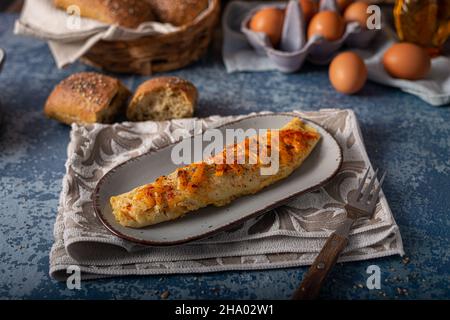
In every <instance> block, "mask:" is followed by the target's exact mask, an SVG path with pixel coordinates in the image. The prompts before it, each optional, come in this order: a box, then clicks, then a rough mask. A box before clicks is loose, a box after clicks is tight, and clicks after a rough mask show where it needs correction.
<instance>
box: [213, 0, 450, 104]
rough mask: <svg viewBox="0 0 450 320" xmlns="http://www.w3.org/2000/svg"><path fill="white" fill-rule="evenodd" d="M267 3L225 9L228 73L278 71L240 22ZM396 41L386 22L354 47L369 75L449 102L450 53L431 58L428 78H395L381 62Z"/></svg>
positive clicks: (434, 100)
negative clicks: (363, 44)
mask: <svg viewBox="0 0 450 320" xmlns="http://www.w3.org/2000/svg"><path fill="white" fill-rule="evenodd" d="M266 3H267V2H243V1H233V2H231V3H230V4H229V5H228V6H227V8H226V9H225V13H224V15H223V19H222V27H223V33H224V36H223V48H222V54H223V60H224V63H225V67H226V69H227V71H228V72H230V73H231V72H240V71H254V72H257V71H271V70H277V68H276V67H275V65H274V63H273V62H272V61H271V60H270V59H269V58H268V57H267V56H265V55H261V54H259V53H257V52H256V51H255V50H253V48H252V47H251V46H250V44H249V43H248V41H247V38H246V37H245V35H244V34H243V33H241V31H240V26H241V21H242V19H244V17H245V15H246V14H247V13H248V12H249V11H251V10H252V9H253V8H255V7H256V6H258V5H261V4H266ZM394 41H395V37H394V33H393V32H392V30H390V29H389V28H388V27H387V26H385V25H383V27H382V31H381V32H379V35H378V36H377V37H376V38H375V40H374V42H373V43H372V44H371V46H370V47H369V48H367V49H364V50H361V49H359V50H354V51H355V52H358V53H359V54H360V55H361V56H362V57H363V59H364V61H365V63H366V66H367V69H368V78H369V79H370V80H372V81H375V82H378V83H381V84H384V85H388V86H392V87H396V88H400V89H401V90H403V91H405V92H408V93H410V94H413V95H416V96H418V97H420V98H421V99H423V100H424V101H426V102H428V103H429V104H431V105H434V106H443V105H446V104H449V103H450V55H448V54H447V55H444V56H440V57H438V58H434V59H432V65H431V72H430V73H429V75H428V76H427V78H426V79H423V80H419V81H408V80H400V79H394V78H392V77H391V76H389V75H388V74H387V73H386V71H385V70H384V68H383V66H382V64H381V59H382V57H383V54H384V52H385V51H386V50H387V49H388V48H389V46H390V45H391V44H392V43H393V42H394ZM300 72H301V69H300Z"/></svg>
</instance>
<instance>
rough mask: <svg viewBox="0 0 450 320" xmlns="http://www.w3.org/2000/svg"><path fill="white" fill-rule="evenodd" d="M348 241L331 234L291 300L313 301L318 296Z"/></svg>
mask: <svg viewBox="0 0 450 320" xmlns="http://www.w3.org/2000/svg"><path fill="white" fill-rule="evenodd" d="M347 243H348V239H347V238H346V237H343V236H341V235H338V234H336V233H332V234H331V235H330V237H329V238H328V240H327V242H326V243H325V245H324V246H323V248H322V250H321V251H320V253H319V255H318V256H317V258H316V259H315V260H314V262H313V264H312V265H311V267H310V268H309V270H308V272H307V273H306V275H305V277H304V278H303V281H302V283H301V284H300V286H299V287H298V288H297V290H296V291H295V292H294V295H293V296H292V299H293V300H313V299H316V298H317V297H318V296H319V292H320V289H321V288H322V285H323V283H324V281H325V278H326V277H327V275H328V274H329V273H330V271H331V269H332V268H333V266H334V265H335V264H336V261H337V259H338V258H339V255H340V254H341V252H342V251H343V250H344V248H345V247H346V246H347Z"/></svg>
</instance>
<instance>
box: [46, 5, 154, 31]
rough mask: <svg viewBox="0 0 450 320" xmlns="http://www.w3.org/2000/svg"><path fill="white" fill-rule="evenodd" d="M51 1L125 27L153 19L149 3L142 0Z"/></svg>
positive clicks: (82, 14) (62, 7) (86, 15)
mask: <svg viewBox="0 0 450 320" xmlns="http://www.w3.org/2000/svg"><path fill="white" fill-rule="evenodd" d="M53 3H54V4H55V6H56V7H57V8H60V9H63V10H67V8H69V7H70V6H77V7H78V8H79V9H80V14H81V16H82V17H86V18H91V19H95V20H98V21H101V22H104V23H107V24H118V25H119V26H122V27H126V28H133V29H134V28H137V27H138V26H139V25H140V24H141V23H143V22H147V21H154V20H155V16H154V14H153V11H152V7H151V5H150V3H148V2H147V1H144V0H53Z"/></svg>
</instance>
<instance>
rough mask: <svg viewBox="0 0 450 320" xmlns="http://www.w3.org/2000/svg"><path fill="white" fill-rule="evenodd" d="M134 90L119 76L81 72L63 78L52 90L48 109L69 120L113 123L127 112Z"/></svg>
mask: <svg viewBox="0 0 450 320" xmlns="http://www.w3.org/2000/svg"><path fill="white" fill-rule="evenodd" d="M129 96H130V91H129V90H128V89H127V88H126V87H125V86H124V85H123V84H122V83H121V82H120V81H119V80H117V79H114V78H112V77H108V76H105V75H102V74H99V73H94V72H80V73H75V74H73V75H71V76H70V77H68V78H66V79H64V80H63V81H61V82H60V83H59V84H58V85H57V86H56V87H55V89H54V90H53V92H52V93H51V94H50V96H49V97H48V99H47V102H46V104H45V108H44V113H45V114H46V115H47V116H48V117H50V118H53V119H56V120H58V121H60V122H63V123H66V124H69V125H70V124H72V123H78V124H86V123H94V122H101V123H111V122H113V121H114V118H115V117H116V116H117V114H119V113H123V112H125V108H126V102H127V100H128V97H129Z"/></svg>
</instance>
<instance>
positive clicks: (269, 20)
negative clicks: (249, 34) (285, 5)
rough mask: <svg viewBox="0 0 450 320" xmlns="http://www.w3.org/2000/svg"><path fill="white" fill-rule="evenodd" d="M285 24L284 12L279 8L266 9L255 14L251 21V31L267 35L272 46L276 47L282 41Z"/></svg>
mask: <svg viewBox="0 0 450 320" xmlns="http://www.w3.org/2000/svg"><path fill="white" fill-rule="evenodd" d="M283 22H284V10H281V9H278V8H264V9H261V10H259V11H258V12H257V13H255V15H254V16H253V17H252V19H251V20H250V29H251V30H253V31H256V32H264V33H265V34H267V36H268V37H269V39H270V42H271V43H272V46H274V47H276V46H277V45H278V43H279V42H280V39H281V32H282V31H283Z"/></svg>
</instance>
